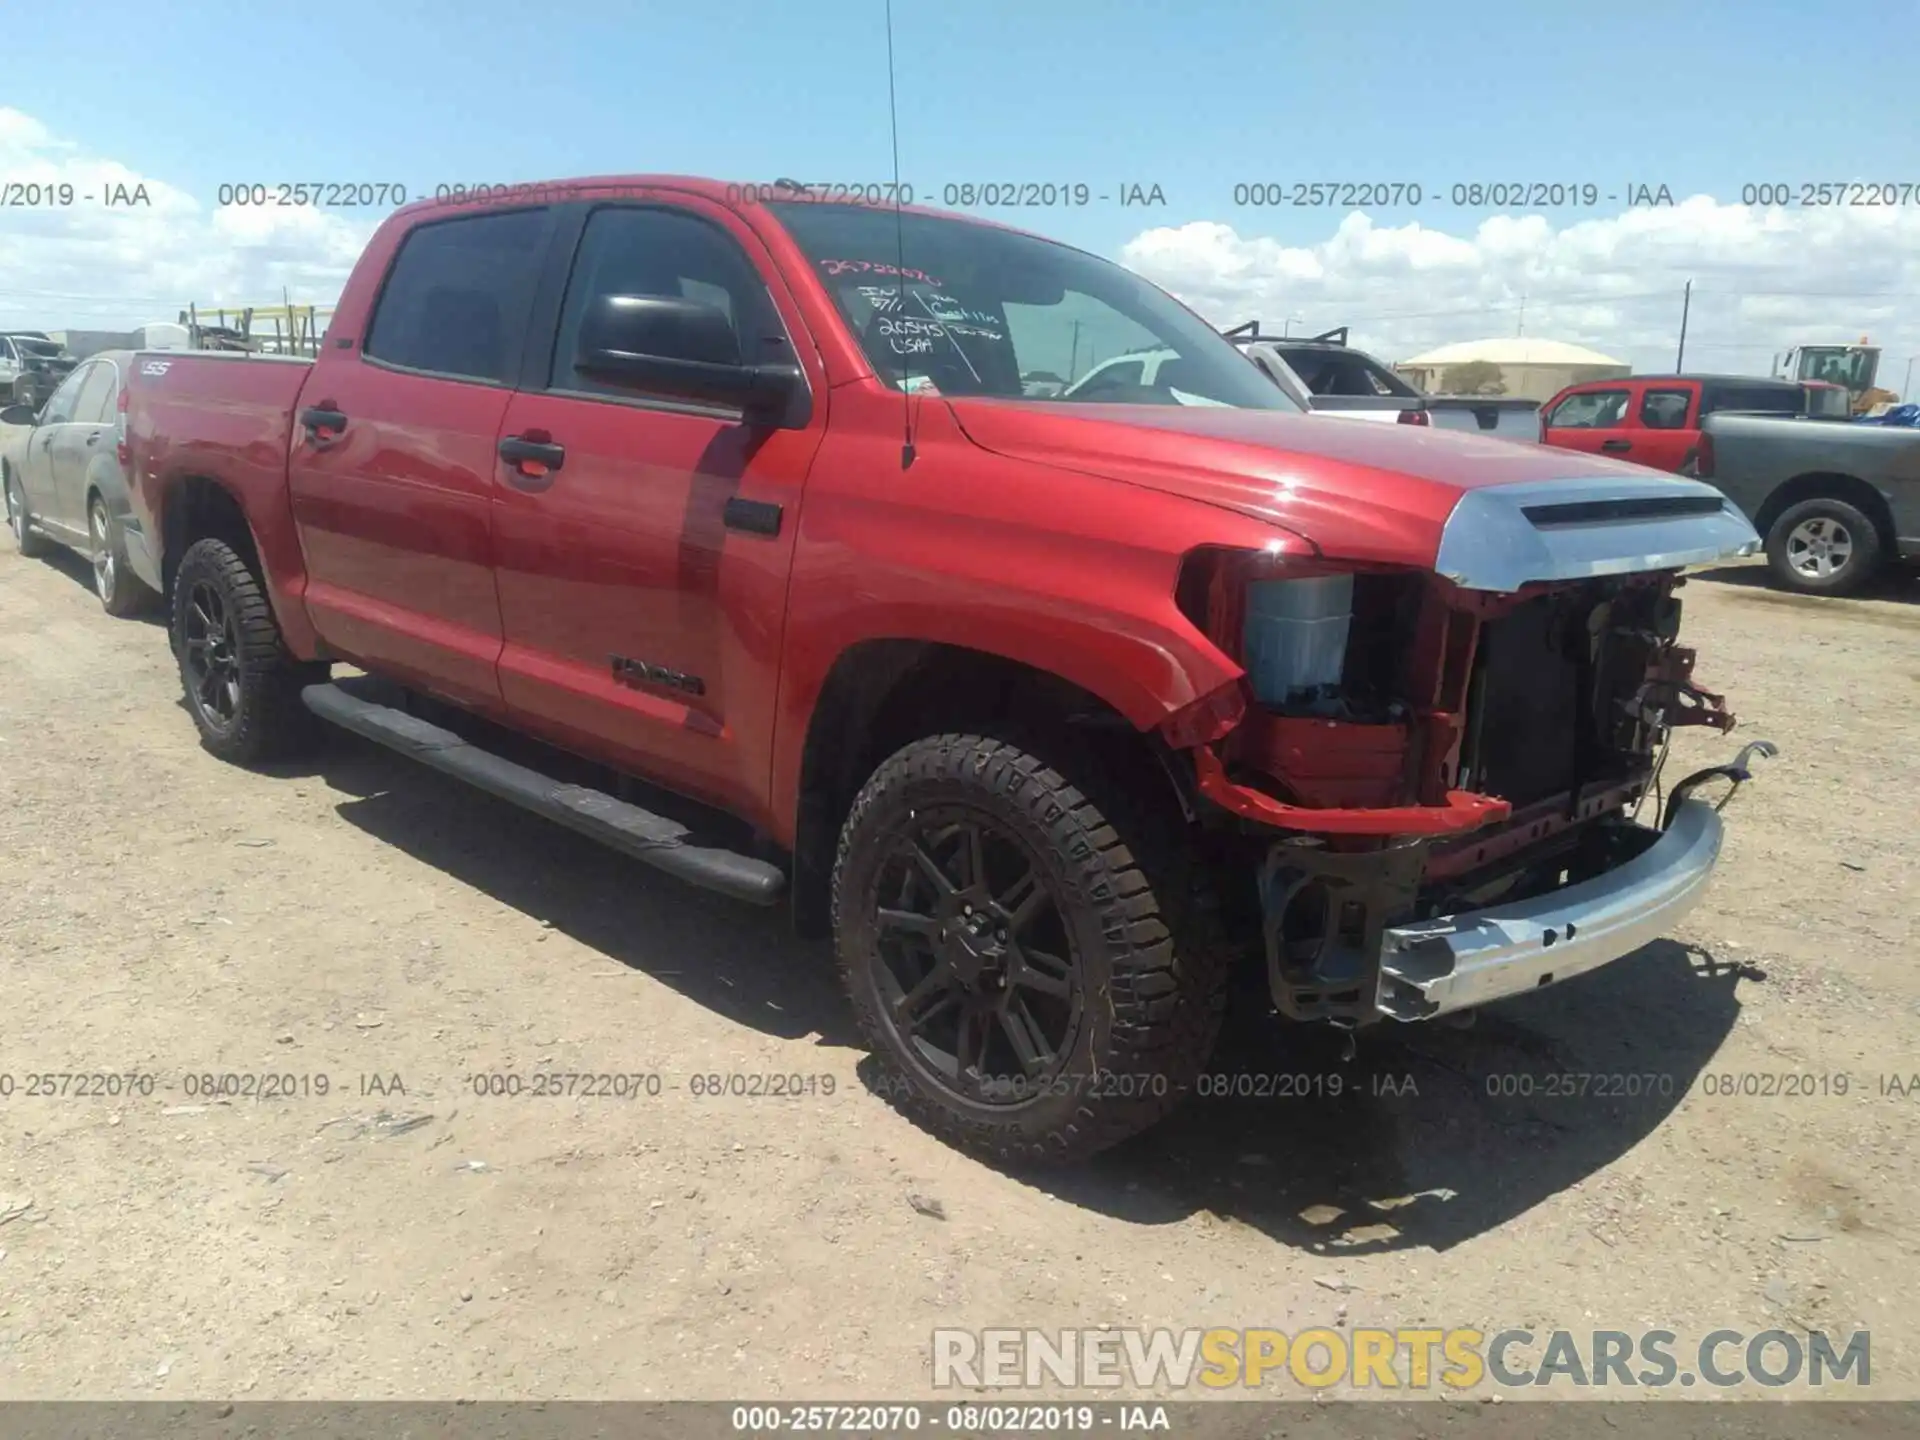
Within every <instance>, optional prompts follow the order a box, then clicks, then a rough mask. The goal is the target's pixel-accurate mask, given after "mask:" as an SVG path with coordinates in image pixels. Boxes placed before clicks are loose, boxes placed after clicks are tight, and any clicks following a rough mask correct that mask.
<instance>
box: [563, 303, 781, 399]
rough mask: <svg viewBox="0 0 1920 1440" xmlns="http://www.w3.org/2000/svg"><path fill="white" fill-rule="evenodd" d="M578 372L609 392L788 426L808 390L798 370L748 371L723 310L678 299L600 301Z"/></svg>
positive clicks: (586, 321)
mask: <svg viewBox="0 0 1920 1440" xmlns="http://www.w3.org/2000/svg"><path fill="white" fill-rule="evenodd" d="M573 365H574V369H575V370H577V371H579V372H580V373H581V374H583V375H590V376H592V377H593V378H594V379H595V380H599V381H601V382H603V383H605V384H609V385H619V386H622V387H624V388H629V389H633V390H645V391H650V392H653V393H656V394H661V395H670V396H673V397H675V398H678V399H684V400H705V401H711V402H713V403H716V404H721V405H737V406H739V407H740V409H741V410H742V412H743V413H744V414H745V417H746V418H747V419H748V420H749V421H750V422H753V423H757V424H763V425H772V426H776V427H778V426H782V425H785V424H790V423H792V422H790V421H789V420H788V419H787V416H788V412H789V409H790V405H791V402H792V400H793V397H794V395H795V394H796V393H798V392H799V391H800V390H801V389H802V388H803V387H804V383H805V377H804V376H803V375H802V374H801V372H800V367H799V366H797V365H749V364H747V363H746V362H745V360H744V359H743V358H742V357H741V354H740V341H739V338H738V337H737V336H736V335H735V334H734V330H733V325H732V322H730V321H729V320H728V319H727V317H726V315H725V314H724V313H722V312H721V311H720V310H718V309H716V308H715V307H713V306H711V305H703V304H701V303H700V302H699V301H697V300H686V299H682V298H680V297H679V296H674V295H601V296H599V297H597V298H596V299H595V300H594V302H593V304H592V306H591V308H589V309H588V311H587V313H586V315H585V316H584V317H583V318H582V320H581V323H580V339H579V342H578V345H577V347H576V349H575V352H574V361H573Z"/></svg>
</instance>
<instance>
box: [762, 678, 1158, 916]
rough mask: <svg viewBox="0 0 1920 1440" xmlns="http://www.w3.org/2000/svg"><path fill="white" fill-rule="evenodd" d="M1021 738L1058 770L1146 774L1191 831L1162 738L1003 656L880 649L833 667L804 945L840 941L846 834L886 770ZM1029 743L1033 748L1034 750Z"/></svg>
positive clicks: (820, 721)
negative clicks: (916, 756)
mask: <svg viewBox="0 0 1920 1440" xmlns="http://www.w3.org/2000/svg"><path fill="white" fill-rule="evenodd" d="M983 731H984V732H992V733H997V734H1006V733H1008V732H1013V731H1017V732H1018V733H1019V734H1021V735H1024V736H1027V737H1032V741H1037V742H1038V743H1040V744H1042V745H1045V744H1046V742H1047V741H1049V740H1052V741H1056V742H1058V741H1061V740H1070V744H1065V745H1063V744H1054V745H1051V746H1048V747H1047V748H1048V749H1050V750H1053V751H1056V752H1058V753H1057V754H1050V755H1048V756H1047V757H1045V758H1047V759H1048V761H1049V763H1053V764H1056V765H1059V764H1062V763H1065V764H1069V765H1070V764H1071V761H1072V759H1073V758H1074V756H1076V755H1084V756H1091V757H1093V758H1095V759H1096V760H1097V761H1098V762H1099V763H1100V764H1101V765H1102V768H1103V769H1105V770H1106V771H1107V772H1108V773H1110V774H1114V775H1117V776H1126V775H1130V774H1135V773H1139V774H1144V775H1146V776H1147V777H1149V781H1150V783H1149V784H1148V785H1145V786H1141V787H1139V790H1141V791H1144V792H1145V793H1140V794H1138V795H1137V797H1136V798H1138V799H1140V800H1141V801H1143V802H1144V803H1145V804H1147V805H1148V806H1150V807H1152V808H1153V810H1154V811H1155V812H1157V813H1158V814H1160V815H1162V816H1164V818H1165V819H1166V820H1167V822H1168V823H1169V824H1171V825H1177V824H1180V823H1181V822H1183V821H1186V820H1191V819H1192V816H1193V813H1194V799H1193V795H1192V793H1191V781H1190V779H1186V780H1183V779H1182V778H1181V774H1182V772H1181V769H1180V767H1179V766H1177V765H1176V764H1175V763H1174V759H1173V755H1172V752H1171V751H1170V750H1168V748H1167V746H1166V745H1165V744H1164V742H1162V741H1161V740H1160V738H1159V737H1158V736H1157V735H1151V734H1143V733H1142V732H1141V731H1139V730H1137V729H1135V728H1134V726H1133V725H1132V724H1131V723H1129V722H1128V720H1127V719H1126V718H1125V717H1124V716H1123V715H1121V714H1120V713H1119V712H1118V711H1117V710H1115V709H1114V708H1113V707H1112V706H1111V705H1109V704H1107V703H1106V701H1104V700H1102V699H1100V698H1099V697H1098V696H1096V695H1094V694H1092V693H1090V692H1089V691H1086V690H1083V689H1081V688H1080V687H1079V686H1077V685H1075V684H1073V683H1072V682H1070V681H1067V680H1063V679H1061V678H1060V677H1059V676H1057V675H1053V674H1049V673H1048V672H1047V671H1044V670H1039V669H1035V668H1034V667H1032V666H1030V665H1024V664H1021V663H1020V662H1019V661H1016V660H1009V659H1006V658H1005V657H1004V656H999V655H993V654H990V653H988V652H986V651H982V650H970V649H967V648H965V647H964V646H958V645H941V644H933V643H930V642H925V641H916V640H871V641H866V642H864V643H862V644H859V645H856V646H854V647H852V648H851V649H849V650H848V651H847V652H846V653H845V654H843V655H841V657H840V658H839V659H838V660H837V661H836V662H835V663H834V666H833V669H832V670H831V671H830V672H828V675H827V680H826V683H825V685H823V686H822V687H821V692H820V699H819V701H818V702H817V703H816V704H815V706H814V710H813V717H812V720H811V721H810V722H809V724H808V728H807V742H806V748H805V751H804V753H803V755H802V758H801V766H800V801H799V814H798V817H797V823H796V826H795V838H794V855H793V914H794V924H795V928H796V929H797V930H798V931H799V933H800V934H802V935H803V936H807V937H809V938H816V939H817V938H822V937H824V936H825V935H827V934H828V932H829V930H830V929H831V924H832V922H831V916H830V905H829V898H830V897H829V887H830V881H831V879H832V872H833V859H834V852H835V850H836V848H837V847H838V844H839V838H840V827H841V825H842V824H844V823H845V821H846V818H847V813H848V811H849V810H851V808H852V806H853V800H854V797H855V796H856V795H857V794H858V793H859V791H860V787H861V786H862V785H863V784H864V783H865V782H866V780H867V777H868V776H870V775H871V774H872V773H873V772H874V771H875V770H876V769H878V768H879V767H880V764H881V762H882V761H884V760H886V759H887V757H888V756H890V755H892V754H894V753H895V752H896V751H898V750H900V749H901V748H903V747H904V746H907V745H910V744H911V743H913V742H914V741H915V740H919V739H923V738H925V737H926V736H928V735H939V734H946V733H955V732H961V733H979V732H983ZM1030 743H1031V742H1030Z"/></svg>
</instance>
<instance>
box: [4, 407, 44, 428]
mask: <svg viewBox="0 0 1920 1440" xmlns="http://www.w3.org/2000/svg"><path fill="white" fill-rule="evenodd" d="M39 418H40V407H39V406H38V405H9V406H7V408H6V409H4V410H0V425H31V424H33V422H34V421H35V420H37V419H39Z"/></svg>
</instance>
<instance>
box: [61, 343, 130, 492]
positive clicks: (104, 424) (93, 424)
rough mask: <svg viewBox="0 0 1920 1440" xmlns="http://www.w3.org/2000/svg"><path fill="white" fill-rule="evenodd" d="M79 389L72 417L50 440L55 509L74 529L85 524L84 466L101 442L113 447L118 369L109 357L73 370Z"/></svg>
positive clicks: (95, 452)
mask: <svg viewBox="0 0 1920 1440" xmlns="http://www.w3.org/2000/svg"><path fill="white" fill-rule="evenodd" d="M74 374H76V375H78V376H80V391H79V393H78V395H76V396H75V397H74V402H73V418H72V419H71V420H69V421H68V422H67V423H66V424H65V425H63V426H61V427H60V438H59V439H57V440H56V441H54V443H53V490H54V501H55V504H56V505H57V506H58V509H57V510H56V511H55V513H56V514H58V515H59V516H60V519H61V521H62V523H64V524H66V525H68V526H71V527H72V528H73V529H75V530H85V529H86V528H87V467H88V466H90V465H91V464H92V463H93V458H94V456H95V455H97V454H99V453H100V446H101V445H102V443H105V444H106V445H107V446H108V447H109V448H111V447H112V439H111V436H110V427H111V425H112V422H113V397H114V391H115V387H116V382H117V380H118V378H119V376H118V371H117V370H116V369H115V367H114V363H113V362H112V361H111V360H92V361H89V362H88V363H87V364H85V365H83V366H81V367H80V369H79V370H76V371H75V372H74Z"/></svg>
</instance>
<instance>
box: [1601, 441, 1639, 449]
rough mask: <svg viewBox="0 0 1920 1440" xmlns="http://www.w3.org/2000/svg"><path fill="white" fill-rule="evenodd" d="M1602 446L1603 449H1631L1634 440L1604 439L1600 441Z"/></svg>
mask: <svg viewBox="0 0 1920 1440" xmlns="http://www.w3.org/2000/svg"><path fill="white" fill-rule="evenodd" d="M1600 448H1601V449H1602V450H1614V451H1620V450H1631V449H1632V448H1633V442H1632V441H1631V440H1602V441H1601V442H1600Z"/></svg>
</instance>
